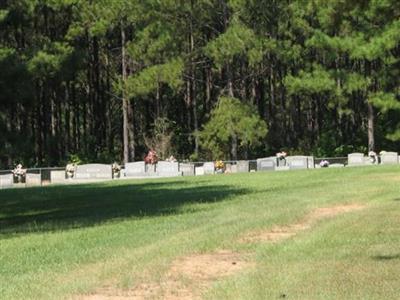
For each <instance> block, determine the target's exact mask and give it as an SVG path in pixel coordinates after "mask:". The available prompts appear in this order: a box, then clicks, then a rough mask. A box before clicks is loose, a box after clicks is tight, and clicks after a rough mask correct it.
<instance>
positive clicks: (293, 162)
mask: <svg viewBox="0 0 400 300" xmlns="http://www.w3.org/2000/svg"><path fill="white" fill-rule="evenodd" d="M286 160H287V163H288V165H289V168H290V169H291V170H299V169H308V168H309V166H310V165H311V164H312V165H313V162H311V163H310V162H309V160H310V158H309V157H308V156H289V157H287V158H286ZM313 167H314V166H313Z"/></svg>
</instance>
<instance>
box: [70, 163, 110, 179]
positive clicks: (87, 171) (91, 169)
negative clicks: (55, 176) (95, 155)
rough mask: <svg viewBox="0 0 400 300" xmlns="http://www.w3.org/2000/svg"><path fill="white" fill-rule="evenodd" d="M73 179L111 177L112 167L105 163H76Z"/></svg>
mask: <svg viewBox="0 0 400 300" xmlns="http://www.w3.org/2000/svg"><path fill="white" fill-rule="evenodd" d="M74 178H75V179H112V167H111V165H105V164H87V165H78V166H77V167H76V171H75V176H74Z"/></svg>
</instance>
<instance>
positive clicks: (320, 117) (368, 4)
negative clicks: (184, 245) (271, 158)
mask: <svg viewBox="0 0 400 300" xmlns="http://www.w3.org/2000/svg"><path fill="white" fill-rule="evenodd" d="M0 3H1V4H0V128H1V136H0V161H1V167H10V166H12V165H13V164H14V163H16V162H23V163H24V164H25V165H27V166H28V165H29V166H50V165H52V166H54V165H61V164H63V163H65V162H66V161H68V160H70V159H73V158H75V159H76V158H79V159H81V160H88V161H102V162H112V161H114V160H116V161H128V160H129V161H132V160H137V159H142V158H143V156H144V155H145V153H146V152H147V149H148V148H149V147H160V149H161V148H162V149H163V150H162V151H163V152H164V153H163V154H165V155H169V154H174V155H175V156H176V157H178V158H180V159H188V158H191V159H199V160H201V159H206V158H208V159H209V158H211V157H212V156H216V155H219V156H222V157H220V158H244V157H248V158H251V157H257V156H264V155H269V154H274V153H275V152H277V151H279V150H286V151H289V152H291V153H296V152H302V153H313V154H314V155H318V156H334V155H343V154H347V153H348V152H350V151H367V150H376V151H379V150H382V149H385V150H389V149H391V150H399V146H400V144H399V142H398V140H399V139H400V119H399V117H400V113H399V110H400V101H399V87H400V85H399V79H400V74H399V72H400V68H399V66H400V62H399V59H400V47H399V41H400V2H399V1H397V0H359V1H356V0H330V1H325V0H309V1H306V0H292V1H290V0H286V1H283V0H266V1H259V0H186V1H183V0H182V1H179V0H175V1H174V0H144V1H140V0H96V1H90V0H2V1H1V2H0ZM219 100H221V101H226V103H231V107H233V108H234V109H237V110H244V111H243V112H238V116H239V117H240V116H241V115H246V116H247V119H246V120H249V122H250V123H249V124H252V125H248V126H247V125H244V126H243V124H242V125H241V126H242V127H244V128H249V129H251V131H253V132H254V131H257V132H258V133H256V134H253V135H252V136H253V137H254V138H251V139H250V137H249V134H247V133H243V131H240V130H237V131H235V130H232V132H233V133H235V132H238V133H239V132H240V133H241V134H242V136H246V137H244V138H243V139H242V141H233V140H232V139H236V138H237V137H236V135H229V134H228V135H226V138H225V139H222V140H220V141H223V142H226V145H228V146H227V148H226V149H225V148H224V147H223V146H221V145H219V146H218V145H217V144H216V143H215V139H216V138H217V137H216V136H215V135H216V134H218V132H220V131H218V130H217V129H215V130H213V129H212V127H213V126H214V127H224V126H225V125H224V124H223V123H224V122H225V121H226V119H224V118H221V117H219V119H218V118H216V119H214V120H213V118H212V117H213V116H215V115H217V110H218V108H220V107H221V105H219V104H218V103H219ZM238 100H240V101H238ZM238 102H239V103H238ZM241 103H242V104H243V105H241ZM214 108H215V110H214V111H213V109H214ZM250 112H252V113H255V114H256V115H257V116H258V117H256V118H255V117H254V114H253V115H251V116H250V115H248V114H250ZM220 113H221V109H220ZM226 113H227V115H229V114H230V113H231V112H230V111H229V109H228V110H227V111H226ZM210 118H211V121H210ZM227 118H229V117H227ZM232 118H233V119H231V120H235V118H236V117H235V116H233V115H232ZM218 120H221V121H219V122H218ZM224 120H225V121H224ZM221 122H222V124H221ZM231 123H232V124H234V125H235V123H237V122H235V121H234V122H231ZM257 124H258V125H257ZM254 126H256V127H254ZM254 128H258V129H254ZM267 128H268V129H267ZM267 130H268V132H267ZM225 133H226V132H225ZM210 145H211V146H210ZM216 145H217V146H218V147H217V146H216ZM250 146H252V147H250ZM216 147H217V148H216ZM235 147H236V148H235ZM232 148H234V149H232ZM215 149H217V150H215ZM214 150H215V151H214ZM212 158H216V157H212Z"/></svg>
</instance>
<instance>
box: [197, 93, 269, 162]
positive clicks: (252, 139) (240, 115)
mask: <svg viewBox="0 0 400 300" xmlns="http://www.w3.org/2000/svg"><path fill="white" fill-rule="evenodd" d="M198 134H199V137H200V141H201V145H202V147H203V148H205V149H207V150H209V151H210V152H211V154H212V156H213V158H214V159H221V158H227V157H228V153H229V148H230V145H231V143H232V142H235V141H234V139H237V141H238V142H239V146H241V147H254V146H257V145H260V144H261V143H262V139H263V138H264V137H265V136H266V134H267V125H266V124H265V122H264V121H263V120H261V119H260V117H259V116H258V115H257V113H256V111H255V110H254V108H253V107H251V106H250V105H248V104H245V103H242V102H241V101H240V100H239V99H236V98H230V97H220V98H219V101H218V104H217V106H216V107H215V108H214V109H213V111H212V112H211V117H210V120H209V121H208V123H206V124H205V125H204V128H203V130H202V131H200V132H199V133H198Z"/></svg>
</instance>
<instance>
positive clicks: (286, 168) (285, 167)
mask: <svg viewBox="0 0 400 300" xmlns="http://www.w3.org/2000/svg"><path fill="white" fill-rule="evenodd" d="M289 170H290V167H289V166H281V167H276V168H275V171H289Z"/></svg>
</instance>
